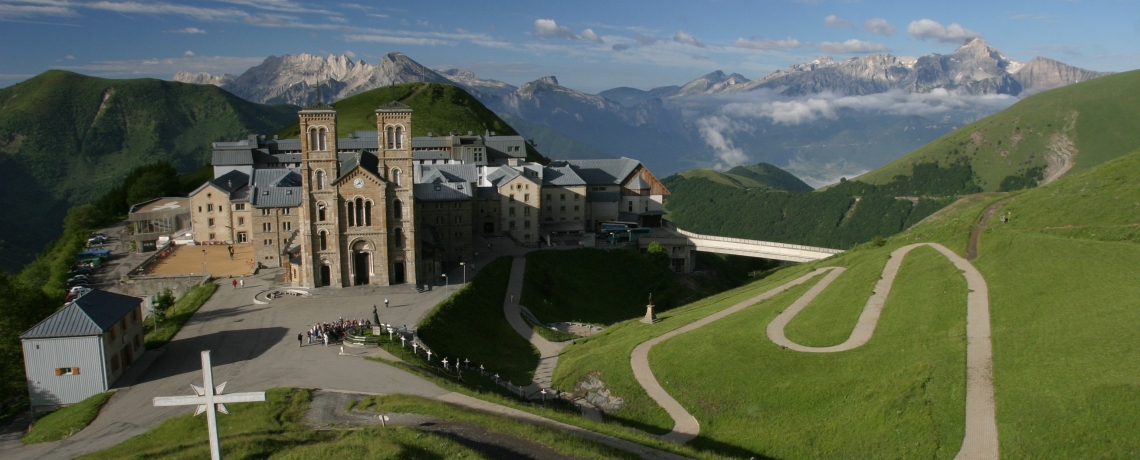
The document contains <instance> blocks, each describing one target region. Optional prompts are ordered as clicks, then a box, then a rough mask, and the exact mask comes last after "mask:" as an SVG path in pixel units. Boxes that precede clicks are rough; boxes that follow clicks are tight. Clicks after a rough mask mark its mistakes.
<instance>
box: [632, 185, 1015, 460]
mask: <svg viewBox="0 0 1140 460" xmlns="http://www.w3.org/2000/svg"><path fill="white" fill-rule="evenodd" d="M992 209H996V206H995V207H992ZM992 215H993V212H992V211H991V210H987V218H986V219H983V221H982V223H981V224H979V225H980V226H981V227H982V228H984V224H985V220H987V219H988V217H989V216H992ZM920 246H930V247H932V248H934V249H935V250H937V251H938V252H940V253H942V255H943V256H945V257H946V258H947V259H949V260H950V262H951V263H953V264H954V266H955V267H957V268H958V269H959V270H961V271H962V275H963V276H964V277H965V278H966V284H967V286H968V288H969V293H968V294H967V296H966V427H965V436H964V438H963V439H962V447H961V449H960V450H959V451H958V454H957V456H955V458H956V459H958V460H973V459H996V458H998V454H999V451H998V435H997V418H996V414H995V412H996V410H995V404H994V383H993V345H992V342H991V340H990V310H989V289H988V287H987V285H986V281H985V278H983V277H982V274H981V273H980V272H978V270H977V269H976V268H974V266H973V265H971V264H970V262H969V261H967V260H966V259H964V258H962V257H961V256H959V255H958V254H955V253H954V252H953V251H951V250H950V249H948V248H946V247H945V246H943V245H941V244H937V243H917V244H911V245H908V246H903V247H901V248H898V249H896V250H895V251H894V252H892V253H891V255H890V260H888V261H887V265H886V267H884V268H883V274H882V277H881V279H880V280H879V282H878V283H877V284H876V285H875V290H874V291H873V292H872V295H871V298H870V299H868V300H867V304H866V305H865V306H864V307H863V312H862V313H861V314H860V316H859V320H858V321H857V322H856V325H855V328H854V329H853V330H852V331H851V336H850V337H848V339H847V340H846V341H844V342H843V343H841V344H839V345H834V346H830V347H808V346H804V345H801V344H798V343H795V342H793V341H791V340H789V339H788V338H787V336H786V335H785V334H784V328H785V327H786V326H787V324H788V322H790V321H791V320H792V318H794V317H795V316H796V315H797V314H799V312H800V311H802V310H803V309H804V307H806V306H807V305H808V304H809V303H811V301H812V300H814V299H815V298H816V297H817V296H818V295H819V294H820V293H821V292H823V290H824V289H827V287H828V285H830V284H831V282H832V281H834V280H835V279H836V278H837V277H838V276H839V275H840V274H842V273H843V271H844V269H843V268H841V267H824V268H820V269H817V270H815V271H813V272H811V273H808V274H806V275H804V276H802V277H800V278H797V279H795V280H792V281H790V282H788V283H786V284H784V285H782V286H779V287H777V288H775V289H772V290H770V291H768V292H765V293H764V294H761V295H759V296H757V297H754V298H752V299H749V300H746V301H744V302H741V303H739V304H737V305H734V306H732V307H729V308H727V309H725V310H722V311H720V312H717V313H715V314H712V315H709V316H707V317H705V318H702V319H700V320H698V321H695V322H693V323H691V324H688V325H686V326H684V327H681V328H678V329H677V330H674V331H671V332H669V333H666V334H664V335H661V336H659V337H656V338H654V339H651V340H648V341H646V342H643V343H642V344H640V345H638V346H637V347H636V348H635V349H634V351H633V354H632V355H631V356H630V365H631V366H632V367H633V373H634V376H635V377H636V378H637V381H638V383H640V384H641V386H642V387H644V388H645V391H646V392H647V393H648V394H649V396H650V397H652V398H653V399H654V400H655V401H657V403H658V404H660V405H661V407H662V408H664V409H665V410H666V412H668V413H669V416H670V417H672V418H673V423H674V427H673V431H672V432H670V433H668V434H666V435H664V436H663V437H662V438H663V439H666V440H669V441H674V442H681V443H684V442H688V441H689V440H691V439H693V438H694V437H696V436H697V434H698V433H700V425H699V423H698V422H697V420H696V418H694V417H693V416H692V415H691V414H689V413H688V412H687V411H686V410H685V409H684V408H683V407H682V406H681V405H680V403H678V402H677V400H676V399H673V397H672V396H670V395H669V394H668V392H666V391H665V389H664V388H662V387H661V385H660V383H658V382H657V379H656V378H655V377H654V376H653V372H652V370H651V369H650V367H649V350H650V349H651V348H652V347H653V346H654V345H657V344H658V343H661V342H663V341H665V340H668V339H670V338H673V337H676V336H677V335H680V334H684V333H685V332H689V331H692V330H694V329H696V328H699V327H701V326H704V325H706V324H709V323H711V322H713V321H716V320H718V319H721V318H723V317H725V316H728V315H730V314H733V313H736V312H737V311H740V310H742V309H744V308H747V307H748V306H750V305H753V304H756V303H757V302H759V301H761V300H765V299H768V298H771V297H772V296H774V295H776V294H779V293H781V292H783V291H785V290H787V289H788V288H791V287H793V286H796V285H799V284H802V283H804V282H805V281H807V280H809V279H811V278H813V277H815V276H817V275H819V274H821V273H824V272H827V276H825V277H824V278H823V279H822V280H820V282H819V283H816V285H815V286H812V288H811V289H809V290H808V291H807V292H805V293H804V294H803V295H802V296H800V298H798V299H796V301H795V302H793V303H792V305H791V306H789V307H788V308H787V309H785V310H784V311H783V312H782V313H780V314H779V315H778V316H776V318H775V319H773V320H772V321H771V322H770V323H769V324H768V327H767V334H768V338H769V339H771V340H772V342H773V343H775V344H777V345H781V346H784V347H787V348H789V349H792V350H796V351H800V352H805V353H836V352H843V351H848V350H851V349H854V348H858V347H860V346H862V345H864V344H866V343H867V342H868V341H870V340H871V336H872V335H873V334H874V332H875V328H876V326H877V325H878V322H879V316H880V315H881V314H882V311H883V305H884V304H885V303H886V299H887V295H888V294H890V292H891V287H892V286H893V284H894V280H895V277H896V276H897V275H898V271H899V268H900V267H901V266H902V261H903V259H904V258H905V257H906V255H907V254H908V253H909V252H910V251H912V250H914V249H915V248H917V247H920ZM971 246H973V247H976V238H971ZM975 252H976V250H975Z"/></svg>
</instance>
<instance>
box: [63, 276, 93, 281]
mask: <svg viewBox="0 0 1140 460" xmlns="http://www.w3.org/2000/svg"><path fill="white" fill-rule="evenodd" d="M79 280H83V281H91V278H90V277H88V276H87V275H75V276H72V277H71V278H68V279H67V282H68V283H70V282H72V281H79Z"/></svg>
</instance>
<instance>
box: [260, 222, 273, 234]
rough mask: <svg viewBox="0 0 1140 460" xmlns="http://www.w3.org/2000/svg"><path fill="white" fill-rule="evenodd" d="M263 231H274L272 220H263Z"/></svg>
mask: <svg viewBox="0 0 1140 460" xmlns="http://www.w3.org/2000/svg"><path fill="white" fill-rule="evenodd" d="M261 231H263V232H271V231H273V223H271V222H262V223H261Z"/></svg>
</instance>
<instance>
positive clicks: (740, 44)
mask: <svg viewBox="0 0 1140 460" xmlns="http://www.w3.org/2000/svg"><path fill="white" fill-rule="evenodd" d="M732 45H733V46H735V47H737V48H745V49H750V50H776V49H788V48H799V47H802V46H804V44H803V43H800V41H799V40H796V39H794V38H792V37H788V38H785V39H783V40H772V39H771V38H765V39H761V40H748V39H746V38H743V37H741V38H737V39H736V42H734V43H733V44H732Z"/></svg>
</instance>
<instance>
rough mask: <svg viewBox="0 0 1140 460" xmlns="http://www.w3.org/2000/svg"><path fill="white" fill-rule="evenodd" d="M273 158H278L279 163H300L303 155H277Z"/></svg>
mask: <svg viewBox="0 0 1140 460" xmlns="http://www.w3.org/2000/svg"><path fill="white" fill-rule="evenodd" d="M273 158H276V159H277V162H278V163H300V162H301V154H300V153H276V154H274V155H273Z"/></svg>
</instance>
